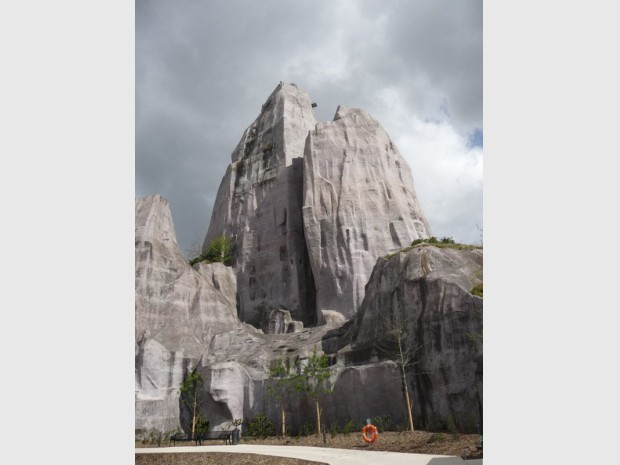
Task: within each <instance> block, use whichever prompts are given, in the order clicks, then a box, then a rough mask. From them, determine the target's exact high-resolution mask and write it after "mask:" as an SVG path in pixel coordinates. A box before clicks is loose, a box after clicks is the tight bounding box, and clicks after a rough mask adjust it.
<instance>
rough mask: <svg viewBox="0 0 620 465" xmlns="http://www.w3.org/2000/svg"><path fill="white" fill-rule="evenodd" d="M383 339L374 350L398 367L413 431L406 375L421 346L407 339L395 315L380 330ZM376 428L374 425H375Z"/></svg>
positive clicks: (412, 365)
mask: <svg viewBox="0 0 620 465" xmlns="http://www.w3.org/2000/svg"><path fill="white" fill-rule="evenodd" d="M382 333H383V334H384V336H383V338H382V339H380V340H379V341H377V343H376V344H375V348H376V349H377V351H378V352H379V353H380V354H381V355H382V357H384V358H387V359H388V360H392V361H393V362H395V363H396V365H397V366H398V370H399V374H400V382H401V388H402V392H403V401H404V403H405V409H404V411H405V412H406V415H407V419H408V422H409V430H410V431H411V432H413V431H414V427H413V415H412V413H411V411H412V410H413V399H412V398H411V396H410V395H409V389H410V387H409V383H408V381H407V375H408V373H409V372H410V371H411V369H412V368H413V367H414V366H415V365H417V363H418V362H417V361H416V360H415V354H416V353H417V352H418V351H419V350H420V349H421V348H422V346H421V345H414V344H412V342H411V339H410V338H409V337H408V333H407V326H406V324H405V319H404V317H403V315H402V314H397V315H395V318H394V319H393V320H390V321H389V322H388V323H386V326H385V328H382ZM375 426H376V425H375Z"/></svg>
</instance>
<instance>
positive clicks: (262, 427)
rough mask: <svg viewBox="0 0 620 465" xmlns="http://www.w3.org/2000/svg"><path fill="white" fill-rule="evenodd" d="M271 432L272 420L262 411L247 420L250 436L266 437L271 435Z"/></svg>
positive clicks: (272, 429) (272, 431)
mask: <svg viewBox="0 0 620 465" xmlns="http://www.w3.org/2000/svg"><path fill="white" fill-rule="evenodd" d="M273 433H274V427H273V422H272V421H271V420H270V419H269V418H268V417H267V415H265V414H264V413H263V412H260V413H257V414H256V415H254V416H253V417H252V418H250V420H248V435H249V436H250V437H251V438H267V437H269V436H273Z"/></svg>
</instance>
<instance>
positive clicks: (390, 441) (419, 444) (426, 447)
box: [136, 431, 482, 465]
mask: <svg viewBox="0 0 620 465" xmlns="http://www.w3.org/2000/svg"><path fill="white" fill-rule="evenodd" d="M479 440H480V437H479V436H478V435H477V434H448V433H430V432H428V431H415V432H413V433H411V432H409V431H405V432H400V433H398V432H385V433H379V437H378V438H377V440H376V441H375V442H374V443H373V444H366V443H365V442H364V441H363V440H362V435H361V433H350V434H337V435H336V436H335V437H332V436H331V435H330V434H327V435H326V444H323V438H322V437H319V436H317V435H316V434H315V435H310V436H301V437H287V438H286V440H284V439H281V438H276V437H270V438H265V439H251V438H241V444H265V445H273V446H285V445H291V446H309V447H335V448H338V449H356V450H360V449H361V450H375V451H386V452H408V453H414V454H433V455H456V456H459V457H462V458H464V459H476V458H482V451H481V450H478V449H477V448H476V446H477V444H478V443H479ZM188 444H189V443H188ZM188 444H184V445H186V446H187V445H188ZM162 445H166V446H167V445H168V444H167V442H165V444H162ZM138 447H156V446H152V445H148V444H146V445H143V444H140V443H138V442H136V448H138ZM231 447H233V446H231ZM166 455H167V454H166ZM175 455H177V454H175ZM201 455H203V454H201ZM226 455H230V454H226ZM238 455H239V454H235V456H238ZM263 457H264V456H263ZM254 460H255V459H254ZM290 460H294V459H290ZM142 463H143V464H147V463H148V464H149V465H150V462H141V464H142ZM162 463H164V462H153V464H157V465H160V464H162ZM165 463H170V464H172V463H173V462H165ZM179 463H180V462H174V465H178V464H179ZM187 463H188V465H189V464H190V462H187ZM196 463H201V464H202V463H211V462H196ZM213 463H216V462H213ZM232 463H237V462H232ZM239 463H246V462H239ZM247 463H253V464H255V463H262V462H256V461H253V462H247ZM265 463H269V464H271V463H273V464H276V463H278V464H279V463H280V462H265ZM282 463H284V462H282ZM296 463H298V462H291V465H292V464H296ZM299 463H305V462H303V461H300V462H299ZM307 463H311V462H307ZM138 464H139V463H138V462H136V465H138ZM287 464H288V463H287Z"/></svg>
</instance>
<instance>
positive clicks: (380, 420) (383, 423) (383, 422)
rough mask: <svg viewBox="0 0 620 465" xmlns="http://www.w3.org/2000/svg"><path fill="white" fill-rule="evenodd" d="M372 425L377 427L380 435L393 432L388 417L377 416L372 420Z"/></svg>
mask: <svg viewBox="0 0 620 465" xmlns="http://www.w3.org/2000/svg"><path fill="white" fill-rule="evenodd" d="M372 424H373V425H375V426H376V427H377V430H378V431H379V432H380V433H384V432H386V431H393V430H394V427H393V425H392V417H391V416H390V415H379V416H376V417H374V418H373V419H372Z"/></svg>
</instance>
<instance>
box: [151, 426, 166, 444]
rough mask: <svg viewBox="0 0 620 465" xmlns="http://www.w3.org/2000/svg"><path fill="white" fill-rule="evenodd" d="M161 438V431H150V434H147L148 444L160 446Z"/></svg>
mask: <svg viewBox="0 0 620 465" xmlns="http://www.w3.org/2000/svg"><path fill="white" fill-rule="evenodd" d="M162 437H163V433H162V432H161V431H157V430H153V431H151V434H149V444H157V445H158V446H161V440H162Z"/></svg>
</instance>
